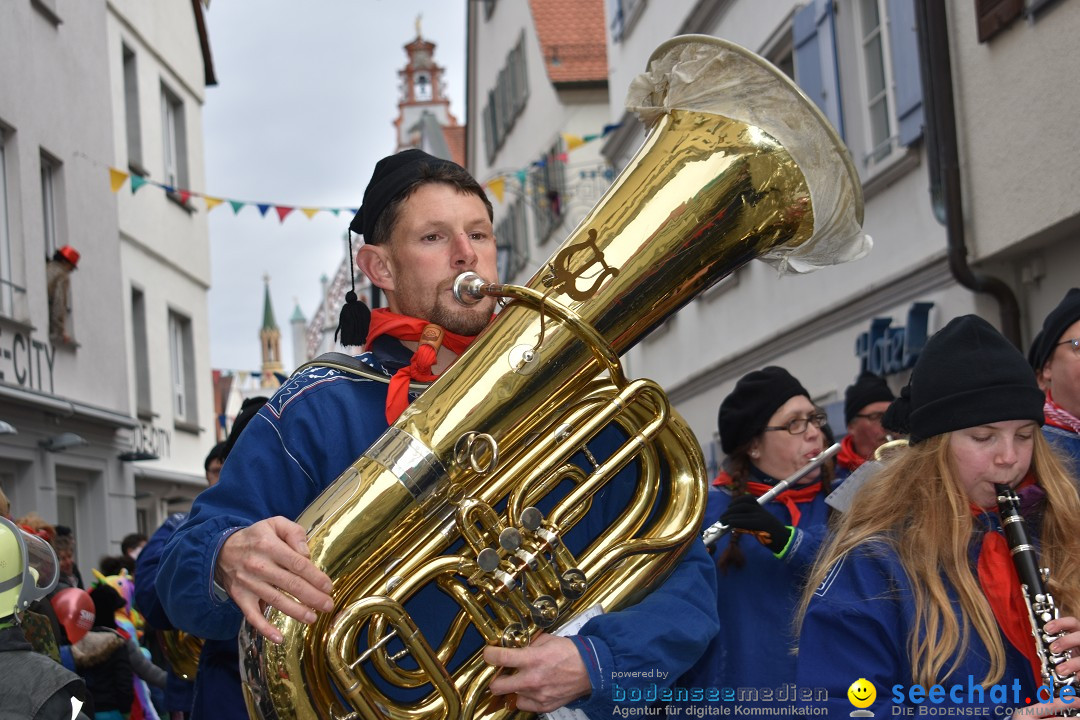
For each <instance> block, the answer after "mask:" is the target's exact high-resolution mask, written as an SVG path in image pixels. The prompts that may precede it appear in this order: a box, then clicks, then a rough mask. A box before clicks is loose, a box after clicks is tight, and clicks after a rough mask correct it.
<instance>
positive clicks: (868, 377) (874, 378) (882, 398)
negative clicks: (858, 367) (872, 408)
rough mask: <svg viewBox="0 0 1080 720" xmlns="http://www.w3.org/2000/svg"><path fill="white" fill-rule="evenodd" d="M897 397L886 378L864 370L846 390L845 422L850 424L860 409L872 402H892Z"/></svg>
mask: <svg viewBox="0 0 1080 720" xmlns="http://www.w3.org/2000/svg"><path fill="white" fill-rule="evenodd" d="M895 399H896V396H895V395H893V391H892V390H891V389H890V388H889V383H887V382H885V378H883V377H881V376H880V375H875V374H874V373H872V372H864V373H863V374H861V375H859V377H858V379H857V380H855V383H854V384H852V385H848V387H847V390H845V391H844V423H845V424H850V423H851V421H852V420H854V419H855V416H856V415H858V414H859V411H860V410H862V409H863V408H864V407H866V406H867V405H870V404H871V403H876V402H892V401H893V400H895Z"/></svg>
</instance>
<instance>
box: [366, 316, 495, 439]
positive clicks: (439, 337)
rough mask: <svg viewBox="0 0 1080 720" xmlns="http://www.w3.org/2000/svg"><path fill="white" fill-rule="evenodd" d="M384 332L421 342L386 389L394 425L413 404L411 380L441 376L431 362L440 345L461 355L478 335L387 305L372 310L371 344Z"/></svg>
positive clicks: (402, 338) (388, 408) (421, 380)
mask: <svg viewBox="0 0 1080 720" xmlns="http://www.w3.org/2000/svg"><path fill="white" fill-rule="evenodd" d="M380 335H389V336H390V337H392V338H397V339H398V340H405V341H412V342H419V343H420V347H418V348H417V349H416V352H415V353H413V356H412V361H411V362H410V363H409V364H408V365H406V366H405V367H403V368H401V369H400V370H398V371H397V372H396V373H395V374H394V377H392V378H390V389H389V390H388V391H387V393H386V422H387V423H389V424H391V425H393V424H394V422H395V421H396V420H397V419H398V417H400V416H401V413H403V412H405V408H407V407H408V406H409V383H410V382H412V381H413V380H417V381H419V382H431V381H432V380H434V379H435V378H436V377H437V376H436V375H433V374H432V372H431V366H432V365H434V364H435V360H436V359H438V357H439V348H440V347H442V346H443V345H445V346H446V349H447V350H449V351H450V352H452V353H454V354H455V355H460V354H461V353H463V352H465V348H467V347H469V343H471V342H472V341H473V340H474V339H475V336H471V337H470V336H468V335H457V334H455V333H452V332H447V331H445V330H443V329H442V328H441V327H439V326H438V325H433V324H431V323H429V322H428V321H427V320H421V319H419V318H414V317H409V316H408V315H398V314H397V313H393V312H390V310H388V309H386V308H375V309H374V310H372V311H371V326H370V327H369V328H368V336H367V343H366V345H367V347H371V343H372V342H374V341H375V338H377V337H379V336H380Z"/></svg>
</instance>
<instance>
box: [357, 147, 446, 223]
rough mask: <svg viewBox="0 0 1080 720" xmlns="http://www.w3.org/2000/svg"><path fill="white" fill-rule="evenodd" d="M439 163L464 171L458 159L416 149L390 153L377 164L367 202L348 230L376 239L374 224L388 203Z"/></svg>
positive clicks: (370, 182)
mask: <svg viewBox="0 0 1080 720" xmlns="http://www.w3.org/2000/svg"><path fill="white" fill-rule="evenodd" d="M440 165H447V166H451V167H454V168H456V169H458V170H462V171H464V169H463V168H462V167H461V166H460V165H458V164H457V163H455V162H451V161H449V160H443V159H442V158H437V157H435V156H434V155H428V154H427V153H426V152H424V151H423V150H415V149H413V150H405V151H404V152H399V153H397V154H396V155H389V156H387V157H384V158H383V159H382V160H380V161H379V162H377V163H375V172H373V173H372V174H371V180H370V181H369V182H368V185H367V189H365V190H364V204H363V205H361V206H360V209H359V210H358V211H357V212H356V216H355V217H353V220H352V223H350V224H349V229H350V230H352V231H353V232H354V233H357V234H360V235H363V236H364V242H366V243H372V242H374V237H373V236H374V233H373V230H374V229H375V223H376V221H378V219H379V216H380V215H382V212H383V210H385V209H386V206H387V205H389V204H390V203H391V202H393V201H394V199H395V198H396V197H397V196H398V195H400V194H401V192H402V191H403V190H405V189H407V188H408V187H409V186H410V185H412V184H413V183H414V182H416V181H417V180H418V179H419V178H420V177H422V174H423V172H424V171H425V170H426V169H428V168H434V167H438V166H440Z"/></svg>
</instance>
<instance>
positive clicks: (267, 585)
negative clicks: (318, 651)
mask: <svg viewBox="0 0 1080 720" xmlns="http://www.w3.org/2000/svg"><path fill="white" fill-rule="evenodd" d="M214 580H215V581H216V582H217V583H218V584H219V585H221V587H222V588H224V590H225V592H226V593H228V595H229V597H231V598H232V599H233V602H235V603H236V605H237V607H239V608H240V610H241V611H242V612H243V613H244V618H245V619H246V620H247V621H248V622H249V623H251V626H252V627H253V628H255V629H256V630H258V631H259V633H261V634H262V635H263V636H265V637H266V638H267V639H268V640H270V641H271V642H273V643H280V642H281V641H282V637H281V633H280V632H279V631H278V629H277V628H275V627H274V626H273V625H271V624H270V623H269V622H267V621H266V619H265V618H264V617H263V609H264V608H265V606H266V605H270V606H271V607H274V608H276V609H278V610H280V611H281V612H283V613H285V614H286V615H288V616H289V617H291V618H294V619H296V620H299V621H300V622H302V623H305V624H308V625H310V624H311V623H313V622H315V610H322V611H323V612H330V611H331V610H333V609H334V602H333V599H332V598H331V597H330V593H331V592H332V591H333V588H334V585H333V583H332V582H331V580H330V578H329V576H327V575H326V573H324V572H322V571H321V570H319V569H318V568H317V567H315V565H314V564H313V563H312V562H311V560H310V556H309V553H308V547H307V533H306V532H305V531H304V528H303V527H301V526H300V525H297V524H296V523H294V522H292V521H291V520H286V519H285V518H283V517H272V518H268V519H266V520H260V521H259V522H257V523H255V524H254V525H251V526H249V527H246V528H243V529H241V530H237V531H236V532H234V533H233V534H232V535H230V536H229V537H228V539H226V540H225V544H224V545H222V546H221V551H220V552H219V553H218V559H217V567H216V568H215V570H214Z"/></svg>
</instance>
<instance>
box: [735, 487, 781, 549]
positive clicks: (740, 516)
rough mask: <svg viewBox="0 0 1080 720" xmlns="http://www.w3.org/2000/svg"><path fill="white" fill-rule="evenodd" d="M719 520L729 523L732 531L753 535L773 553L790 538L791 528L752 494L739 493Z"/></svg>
mask: <svg viewBox="0 0 1080 720" xmlns="http://www.w3.org/2000/svg"><path fill="white" fill-rule="evenodd" d="M720 522H722V523H724V524H725V525H730V526H731V531H732V532H736V533H748V534H750V535H753V536H754V537H756V538H757V539H758V542H760V543H761V544H762V545H764V546H765V547H767V548H769V550H771V551H772V552H773V553H774V554H775V553H778V552H780V551H781V550H783V549H784V546H786V545H787V544H788V540H790V539H791V528H789V527H787V526H786V525H784V523H782V522H780V520H778V519H777V518H776V517H775V516H773V515H772V513H770V512H769V511H768V510H766V509H765V508H763V507H762V506H761V505H758V501H757V498H756V497H754V496H753V495H740V496H739V497H737V498H735V499H734V500H732V501H731V504H730V505H728V509H727V510H725V511H724V514H723V515H721V516H720Z"/></svg>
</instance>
